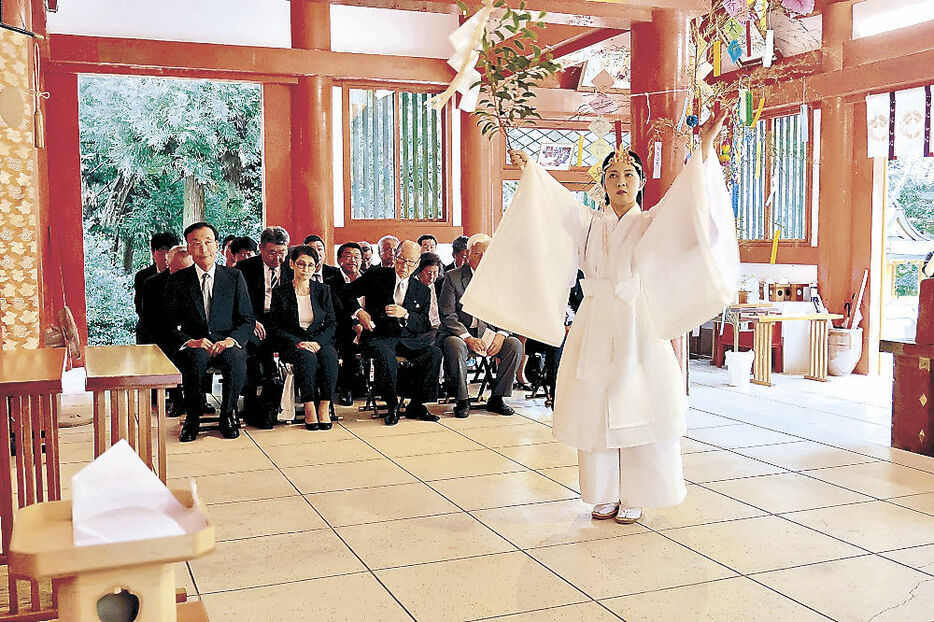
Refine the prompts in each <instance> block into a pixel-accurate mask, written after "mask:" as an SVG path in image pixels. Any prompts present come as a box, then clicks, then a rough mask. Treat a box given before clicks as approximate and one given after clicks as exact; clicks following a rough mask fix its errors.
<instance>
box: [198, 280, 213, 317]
mask: <svg viewBox="0 0 934 622" xmlns="http://www.w3.org/2000/svg"><path fill="white" fill-rule="evenodd" d="M211 289H212V288H211V275H210V274H209V273H207V272H205V273H204V276H202V277H201V299H202V300H203V301H204V317H205V318H206V319H208V320H210V319H211Z"/></svg>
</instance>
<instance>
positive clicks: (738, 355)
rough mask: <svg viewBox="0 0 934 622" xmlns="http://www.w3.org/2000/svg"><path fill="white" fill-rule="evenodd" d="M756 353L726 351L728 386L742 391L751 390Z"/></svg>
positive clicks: (750, 351)
mask: <svg viewBox="0 0 934 622" xmlns="http://www.w3.org/2000/svg"><path fill="white" fill-rule="evenodd" d="M755 356H756V353H755V352H753V351H752V350H747V351H745V352H736V351H734V350H727V351H726V367H727V370H728V372H729V377H728V378H729V379H728V380H727V384H729V385H730V386H731V387H737V388H739V389H740V390H742V391H748V390H749V376H750V375H751V374H752V361H753V359H754V358H755Z"/></svg>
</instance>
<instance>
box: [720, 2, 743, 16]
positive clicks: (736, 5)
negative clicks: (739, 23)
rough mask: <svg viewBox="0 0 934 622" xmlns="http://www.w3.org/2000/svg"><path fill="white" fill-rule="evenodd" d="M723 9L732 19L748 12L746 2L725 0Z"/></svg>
mask: <svg viewBox="0 0 934 622" xmlns="http://www.w3.org/2000/svg"><path fill="white" fill-rule="evenodd" d="M723 8H724V9H726V12H727V13H729V15H730V17H736V16H737V15H739V14H740V13H742V12H743V11H745V10H746V3H745V2H744V0H723Z"/></svg>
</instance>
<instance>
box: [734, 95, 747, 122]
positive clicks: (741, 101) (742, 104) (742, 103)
mask: <svg viewBox="0 0 934 622" xmlns="http://www.w3.org/2000/svg"><path fill="white" fill-rule="evenodd" d="M747 93H748V91H747V90H746V89H739V97H738V98H737V99H736V107H737V109H738V113H739V122H740V123H741V124H742V125H749V118H748V117H747V116H746V112H747V110H748V107H747V106H746V95H747Z"/></svg>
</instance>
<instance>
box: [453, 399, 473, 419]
mask: <svg viewBox="0 0 934 622" xmlns="http://www.w3.org/2000/svg"><path fill="white" fill-rule="evenodd" d="M468 415H470V401H469V400H457V403H456V404H455V405H454V416H455V417H457V418H458V419H466V418H467V416H468Z"/></svg>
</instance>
